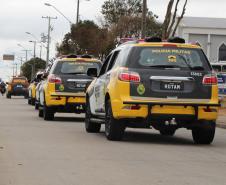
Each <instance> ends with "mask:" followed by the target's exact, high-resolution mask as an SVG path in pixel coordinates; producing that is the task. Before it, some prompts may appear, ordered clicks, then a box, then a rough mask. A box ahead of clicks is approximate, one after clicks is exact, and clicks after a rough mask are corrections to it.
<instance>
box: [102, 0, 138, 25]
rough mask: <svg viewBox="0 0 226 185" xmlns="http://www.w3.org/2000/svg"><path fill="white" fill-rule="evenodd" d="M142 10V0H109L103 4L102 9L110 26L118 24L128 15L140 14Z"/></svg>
mask: <svg viewBox="0 0 226 185" xmlns="http://www.w3.org/2000/svg"><path fill="white" fill-rule="evenodd" d="M141 12H142V4H141V1H140V0H107V1H105V2H104V4H103V5H102V10H101V13H102V14H103V15H104V19H105V21H106V23H107V24H108V25H109V26H111V25H112V24H117V23H118V22H119V20H120V18H121V17H124V16H128V15H135V16H139V14H140V13H141Z"/></svg>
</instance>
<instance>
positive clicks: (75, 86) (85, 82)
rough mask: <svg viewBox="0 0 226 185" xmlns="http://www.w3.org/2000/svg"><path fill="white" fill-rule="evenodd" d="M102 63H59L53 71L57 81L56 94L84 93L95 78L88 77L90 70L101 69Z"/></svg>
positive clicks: (75, 61) (79, 61) (77, 61)
mask: <svg viewBox="0 0 226 185" xmlns="http://www.w3.org/2000/svg"><path fill="white" fill-rule="evenodd" d="M100 66H101V63H100V62H98V61H97V62H87V61H83V60H74V61H58V63H57V64H56V66H55V69H54V71H53V74H52V75H53V77H55V78H56V79H58V80H56V83H55V89H56V92H68V93H72V92H73V93H81V92H82V93H84V92H85V90H86V88H87V87H88V86H89V84H90V83H91V82H92V80H93V78H92V77H89V76H87V74H86V73H87V70H88V68H97V69H98V70H99V69H100Z"/></svg>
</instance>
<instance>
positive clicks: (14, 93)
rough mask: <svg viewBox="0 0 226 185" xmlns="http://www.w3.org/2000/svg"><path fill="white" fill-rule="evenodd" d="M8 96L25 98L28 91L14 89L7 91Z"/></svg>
mask: <svg viewBox="0 0 226 185" xmlns="http://www.w3.org/2000/svg"><path fill="white" fill-rule="evenodd" d="M9 94H11V95H15V96H25V95H28V90H27V89H16V90H12V91H9Z"/></svg>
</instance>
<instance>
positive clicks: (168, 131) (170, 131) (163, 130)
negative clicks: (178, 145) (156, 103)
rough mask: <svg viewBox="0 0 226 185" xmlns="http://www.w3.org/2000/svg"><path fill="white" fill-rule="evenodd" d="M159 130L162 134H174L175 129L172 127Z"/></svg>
mask: <svg viewBox="0 0 226 185" xmlns="http://www.w3.org/2000/svg"><path fill="white" fill-rule="evenodd" d="M159 132H160V134H161V135H163V136H174V134H175V132H176V130H175V129H174V128H163V129H160V130H159Z"/></svg>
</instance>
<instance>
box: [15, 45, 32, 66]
mask: <svg viewBox="0 0 226 185" xmlns="http://www.w3.org/2000/svg"><path fill="white" fill-rule="evenodd" d="M17 46H19V47H21V48H23V49H24V50H23V51H25V57H26V62H27V57H28V56H27V54H28V51H31V50H28V49H26V48H25V47H24V46H22V45H21V44H17Z"/></svg>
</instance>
